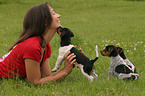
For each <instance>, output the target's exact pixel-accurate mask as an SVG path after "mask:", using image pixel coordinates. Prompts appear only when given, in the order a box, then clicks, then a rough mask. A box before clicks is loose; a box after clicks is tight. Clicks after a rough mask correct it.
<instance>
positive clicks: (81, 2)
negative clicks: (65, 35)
mask: <svg viewBox="0 0 145 96" xmlns="http://www.w3.org/2000/svg"><path fill="white" fill-rule="evenodd" d="M46 1H47V0H25V1H24V0H0V56H3V55H4V54H5V53H6V52H7V49H8V48H9V47H10V46H11V45H12V44H13V43H14V42H15V41H16V40H17V38H18V36H19V34H20V32H21V31H22V23H23V18H24V15H25V14H26V12H27V10H28V9H29V8H30V7H32V6H34V5H36V4H40V3H44V2H46ZM49 1H50V2H51V4H52V7H53V8H54V10H55V11H56V12H57V13H59V14H60V15H61V18H60V20H61V23H62V25H63V26H64V27H69V28H70V29H71V30H72V31H73V32H74V35H75V37H73V38H72V43H73V44H74V45H77V46H78V48H82V50H83V51H84V52H85V54H86V55H87V56H88V57H89V58H92V59H93V58H94V57H95V45H98V47H99V51H100V50H101V49H103V48H104V47H105V45H106V44H113V45H117V46H121V47H123V48H124V49H125V53H126V55H127V57H128V59H129V60H130V61H131V62H132V63H133V64H134V65H135V66H136V68H137V71H138V73H139V75H140V79H139V80H137V81H129V82H125V81H122V80H116V78H115V77H111V78H110V79H109V80H107V78H108V70H109V64H110V58H108V57H102V56H101V55H100V54H99V60H98V61H97V62H95V72H96V73H97V74H98V76H99V77H98V80H97V81H93V82H92V83H90V82H89V81H88V80H87V78H86V77H84V76H83V75H82V73H81V71H80V70H79V69H78V68H75V69H74V70H73V71H72V73H71V74H70V75H69V76H67V77H66V78H65V79H64V80H62V81H60V82H55V83H48V84H46V85H41V86H38V87H35V86H34V85H33V84H31V83H30V82H28V81H27V80H19V79H18V80H13V79H8V80H7V79H3V80H1V81H0V95H1V96H16V95H17V96H22V95H24V96H144V95H145V91H144V89H145V83H144V81H145V75H144V73H145V71H144V69H145V45H144V43H145V39H144V38H145V29H144V27H145V26H144V25H145V12H144V10H145V6H144V5H145V2H144V1H143V0H49ZM59 41H60V38H59V37H58V35H57V34H56V35H55V36H54V38H53V39H52V41H51V42H50V44H51V46H52V55H51V60H50V63H51V67H52V68H53V67H54V64H55V62H56V58H57V56H58V48H59Z"/></svg>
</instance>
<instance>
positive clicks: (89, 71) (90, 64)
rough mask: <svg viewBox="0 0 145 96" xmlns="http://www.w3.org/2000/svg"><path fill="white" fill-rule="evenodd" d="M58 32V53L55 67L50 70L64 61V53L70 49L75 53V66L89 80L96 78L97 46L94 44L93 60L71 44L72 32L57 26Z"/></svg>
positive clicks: (56, 67)
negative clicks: (59, 40)
mask: <svg viewBox="0 0 145 96" xmlns="http://www.w3.org/2000/svg"><path fill="white" fill-rule="evenodd" d="M57 32H58V34H59V35H60V37H61V42H60V48H59V55H58V58H57V61H56V64H55V67H54V68H53V69H52V72H55V71H56V70H57V69H58V68H59V67H60V65H61V64H62V62H63V61H64V56H65V54H66V53H67V52H68V51H70V52H71V53H74V54H75V55H76V58H75V59H76V63H75V64H76V66H77V67H79V68H80V69H81V72H82V73H83V75H84V76H86V77H87V78H88V79H89V80H91V81H93V79H94V78H96V79H97V77H98V75H97V74H95V71H94V62H95V61H96V60H97V59H98V47H97V45H96V58H95V59H94V60H91V59H89V58H88V57H86V56H85V55H84V54H83V53H82V52H80V51H79V50H78V49H77V48H75V46H74V45H72V44H71V37H74V34H73V32H72V31H71V30H70V29H68V28H62V27H59V28H58V31H57Z"/></svg>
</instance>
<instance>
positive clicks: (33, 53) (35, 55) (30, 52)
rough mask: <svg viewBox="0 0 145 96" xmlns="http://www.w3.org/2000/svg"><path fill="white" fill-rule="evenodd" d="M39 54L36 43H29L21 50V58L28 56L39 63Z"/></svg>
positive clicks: (38, 47) (39, 49)
mask: <svg viewBox="0 0 145 96" xmlns="http://www.w3.org/2000/svg"><path fill="white" fill-rule="evenodd" d="M41 54H42V53H41V47H40V46H39V45H37V44H31V45H29V46H27V47H25V49H24V51H23V59H25V58H29V59H33V60H35V61H37V62H39V63H40V59H41Z"/></svg>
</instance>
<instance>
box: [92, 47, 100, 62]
mask: <svg viewBox="0 0 145 96" xmlns="http://www.w3.org/2000/svg"><path fill="white" fill-rule="evenodd" d="M98 58H99V54H98V46H97V45H96V58H95V59H94V60H92V62H93V63H94V62H95V61H96V60H98Z"/></svg>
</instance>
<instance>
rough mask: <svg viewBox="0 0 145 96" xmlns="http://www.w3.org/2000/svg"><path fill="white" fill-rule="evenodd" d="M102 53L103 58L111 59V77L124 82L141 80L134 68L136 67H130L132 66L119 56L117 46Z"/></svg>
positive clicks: (110, 47)
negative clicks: (113, 76)
mask: <svg viewBox="0 0 145 96" xmlns="http://www.w3.org/2000/svg"><path fill="white" fill-rule="evenodd" d="M100 52H101V55H103V56H108V57H111V63H110V68H109V75H115V76H116V77H117V78H119V79H124V80H130V79H131V80H135V79H138V78H139V75H138V74H137V73H136V72H135V70H134V68H133V67H134V66H132V65H133V64H132V65H131V64H130V65H131V66H132V67H130V65H129V64H127V63H126V62H125V61H124V60H123V58H122V57H121V56H120V55H119V52H118V50H117V47H116V46H114V45H108V46H106V47H105V49H103V50H101V51H100ZM122 56H123V55H122Z"/></svg>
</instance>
